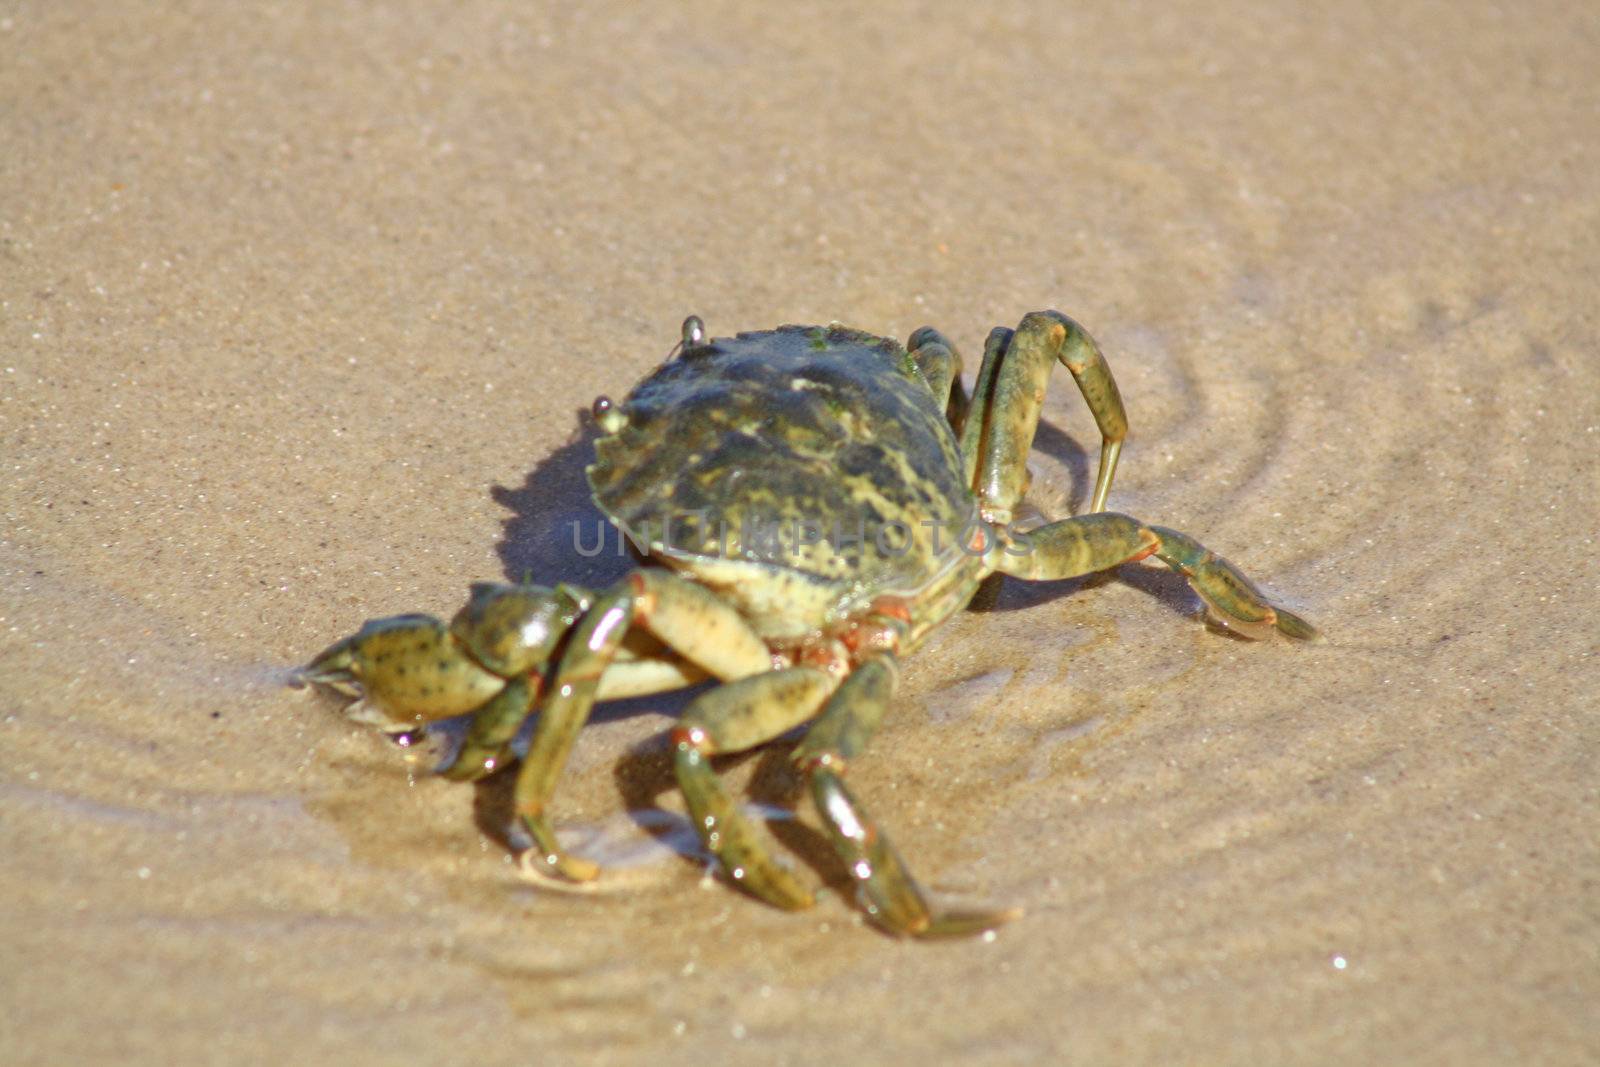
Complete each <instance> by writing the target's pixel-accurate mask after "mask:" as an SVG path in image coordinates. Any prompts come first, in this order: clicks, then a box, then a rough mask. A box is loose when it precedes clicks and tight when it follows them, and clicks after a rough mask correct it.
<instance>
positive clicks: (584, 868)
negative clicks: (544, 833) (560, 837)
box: [517, 848, 600, 882]
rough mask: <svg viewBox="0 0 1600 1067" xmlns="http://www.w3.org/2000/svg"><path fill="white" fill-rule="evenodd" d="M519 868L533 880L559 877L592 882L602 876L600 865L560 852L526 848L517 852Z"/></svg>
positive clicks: (565, 879)
mask: <svg viewBox="0 0 1600 1067" xmlns="http://www.w3.org/2000/svg"><path fill="white" fill-rule="evenodd" d="M517 869H518V870H519V871H521V872H522V873H523V874H524V875H526V876H527V877H528V878H529V879H530V880H532V881H548V880H549V879H552V878H554V879H557V880H559V881H563V882H592V881H594V880H595V879H597V878H599V877H600V865H599V864H598V863H595V862H593V861H591V860H585V859H579V858H578V857H576V856H568V855H565V854H563V853H560V852H550V853H546V852H544V851H543V850H541V849H537V848H530V849H524V850H523V851H522V852H519V853H518V854H517Z"/></svg>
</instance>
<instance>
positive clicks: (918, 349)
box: [906, 326, 968, 434]
mask: <svg viewBox="0 0 1600 1067" xmlns="http://www.w3.org/2000/svg"><path fill="white" fill-rule="evenodd" d="M906 351H908V352H909V353H911V358H912V360H913V361H914V362H915V363H916V364H917V369H918V370H920V371H921V372H922V376H923V377H924V378H925V379H927V382H928V388H929V389H930V390H931V391H932V392H933V399H934V400H935V401H936V402H937V403H938V405H939V409H940V410H941V411H943V412H944V413H945V417H946V418H947V419H949V420H950V425H951V426H953V427H954V428H955V431H956V433H958V434H959V433H960V432H961V427H962V426H963V425H964V424H965V423H966V421H967V410H968V405H967V390H966V387H965V386H963V385H962V384H961V353H959V352H957V351H956V346H955V345H953V344H951V343H950V341H949V340H948V339H947V338H946V337H945V336H944V334H942V333H940V332H939V331H938V330H935V329H934V328H933V327H932V326H924V327H922V329H920V330H918V331H917V332H916V333H914V334H912V335H911V339H910V340H908V341H907V342H906Z"/></svg>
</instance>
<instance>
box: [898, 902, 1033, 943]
mask: <svg viewBox="0 0 1600 1067" xmlns="http://www.w3.org/2000/svg"><path fill="white" fill-rule="evenodd" d="M1020 918H1022V909H1021V908H1001V909H972V910H967V909H952V910H950V911H945V912H940V913H938V914H936V915H934V916H933V917H932V918H931V919H929V920H928V924H927V925H926V926H924V927H922V928H921V929H920V930H913V931H908V932H909V933H910V934H911V935H912V936H913V937H916V938H919V939H922V940H936V939H939V938H954V937H973V936H976V935H984V936H993V934H994V931H995V930H997V929H998V928H999V927H1002V926H1004V925H1006V924H1007V923H1011V922H1015V921H1016V920H1018V919H1020Z"/></svg>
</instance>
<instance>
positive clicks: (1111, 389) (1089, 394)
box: [961, 311, 1128, 526]
mask: <svg viewBox="0 0 1600 1067" xmlns="http://www.w3.org/2000/svg"><path fill="white" fill-rule="evenodd" d="M1057 361H1059V362H1060V363H1061V365H1062V366H1064V367H1066V368H1067V370H1068V371H1070V372H1071V373H1072V377H1073V380H1074V381H1075V382H1077V384H1078V390H1079V392H1081V393H1082V394H1083V399H1084V402H1085V403H1086V404H1088V405H1089V411H1090V413H1091V414H1093V415H1094V421H1095V425H1097V426H1098V427H1099V428H1100V436H1101V440H1100V470H1099V473H1098V474H1097V475H1096V476H1095V483H1094V496H1093V497H1092V498H1091V500H1090V502H1089V511H1090V512H1096V511H1103V510H1105V506H1106V496H1107V495H1108V494H1109V493H1110V492H1111V481H1112V478H1113V477H1115V475H1116V471H1117V458H1118V456H1119V455H1120V454H1121V452H1122V439H1123V438H1124V437H1125V436H1126V435H1127V432H1128V417H1127V414H1126V413H1125V412H1124V411H1123V407H1122V395H1121V393H1119V392H1118V391H1117V383H1116V380H1115V379H1114V378H1113V377H1112V376H1111V368H1110V367H1109V366H1108V365H1107V364H1106V360H1105V356H1103V355H1101V353H1100V348H1099V346H1098V345H1096V344H1095V343H1094V338H1092V337H1090V336H1089V334H1088V332H1087V331H1086V330H1084V328H1083V327H1082V326H1079V325H1078V324H1077V323H1076V322H1073V321H1072V320H1071V319H1069V318H1067V316H1065V315H1063V314H1061V313H1060V312H1059V311H1035V312H1033V313H1032V314H1030V315H1026V316H1024V317H1023V319H1022V322H1021V323H1019V324H1018V326H1017V328H1016V330H1015V331H1010V330H1003V329H999V330H995V331H994V332H993V333H991V334H990V335H989V341H988V343H987V344H986V345H985V347H984V353H983V366H982V367H981V368H980V369H979V371H978V383H977V388H976V390H975V391H974V394H973V410H972V414H971V416H969V417H968V419H967V422H966V425H965V427H964V428H963V429H962V433H961V456H962V460H963V462H964V463H965V465H966V469H967V473H968V474H969V475H970V476H971V477H972V479H973V481H972V487H973V491H974V492H976V493H977V494H978V503H979V507H980V508H981V509H982V512H983V515H984V517H985V518H986V519H987V520H988V521H990V522H992V523H995V524H996V525H1001V526H1003V525H1005V524H1006V523H1008V522H1010V521H1011V518H1012V515H1013V513H1014V511H1015V509H1016V506H1017V504H1018V503H1020V502H1021V500H1022V495H1023V493H1024V492H1025V491H1026V490H1027V477H1028V466H1027V457H1028V451H1029V450H1030V449H1031V448H1032V447H1033V437H1034V433H1035V432H1036V431H1037V430H1038V428H1039V412H1040V410H1041V409H1042V407H1043V404H1044V391H1045V385H1046V384H1047V383H1048V381H1049V379H1050V371H1051V367H1052V365H1053V364H1054V363H1056V362H1057Z"/></svg>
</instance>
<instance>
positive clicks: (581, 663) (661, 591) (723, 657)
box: [515, 569, 772, 881]
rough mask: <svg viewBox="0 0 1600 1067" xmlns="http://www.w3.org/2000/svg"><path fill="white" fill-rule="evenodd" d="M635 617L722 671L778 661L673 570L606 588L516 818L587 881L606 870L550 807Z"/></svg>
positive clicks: (537, 736)
mask: <svg viewBox="0 0 1600 1067" xmlns="http://www.w3.org/2000/svg"><path fill="white" fill-rule="evenodd" d="M635 624H638V625H641V626H643V627H645V628H646V629H647V630H649V631H650V633H652V634H653V635H655V636H656V637H657V638H658V639H659V640H661V641H662V642H663V643H664V644H666V645H667V646H668V647H669V648H671V649H672V650H673V651H675V652H677V653H678V654H679V655H681V656H683V657H684V658H685V659H687V660H689V661H690V662H691V663H694V664H696V665H697V666H699V667H702V668H704V669H705V670H706V671H707V672H709V673H710V674H712V675H715V676H716V677H718V678H722V679H733V678H742V677H744V676H746V675H750V674H758V673H761V672H763V671H766V670H769V669H770V668H771V666H772V656H771V653H770V652H768V650H767V646H766V644H765V643H764V642H763V641H762V640H761V638H759V637H757V636H756V633H755V631H754V630H752V629H751V628H750V626H749V624H748V623H746V622H745V621H744V619H743V618H741V617H740V616H739V614H738V613H737V612H735V611H734V610H733V609H732V608H731V607H729V606H728V605H726V604H724V603H723V602H722V601H720V600H718V599H717V598H716V597H714V596H712V595H711V594H710V593H708V592H707V591H706V590H705V589H703V588H701V587H700V586H698V585H695V584H694V583H693V582H689V581H686V580H685V579H682V578H679V577H677V576H676V575H674V574H672V573H670V572H668V571H664V570H656V569H641V570H636V571H634V572H633V573H631V574H629V575H628V576H627V577H625V578H623V579H622V580H621V581H619V582H618V583H617V584H616V585H614V586H612V587H611V588H610V589H609V590H607V591H606V592H605V593H603V594H601V596H600V597H599V598H598V599H597V600H596V601H595V603H594V605H593V606H592V607H591V608H590V609H589V612H588V613H587V614H586V615H584V617H583V618H582V620H581V621H580V622H579V623H578V625H577V626H576V627H575V628H574V630H573V633H572V636H571V637H570V638H569V639H568V642H567V648H566V652H565V653H564V654H563V655H562V657H561V662H560V665H559V666H558V667H557V668H556V672H555V676H554V677H553V678H552V680H551V683H550V692H549V697H548V699H547V701H546V703H545V705H544V709H543V711H542V713H541V714H540V716H539V721H538V725H537V726H536V727H535V728H534V733H533V740H532V741H531V742H530V743H529V746H528V754H527V756H526V757H524V759H523V761H522V769H521V770H520V771H519V772H518V774H517V784H516V791H515V805H516V812H517V818H518V820H519V821H520V822H521V823H522V825H523V828H524V829H526V830H527V831H528V833H529V835H530V836H532V838H533V840H534V843H535V844H536V846H537V847H538V849H539V851H540V853H541V855H542V859H543V867H544V869H545V870H547V871H550V872H552V873H555V874H558V875H560V876H562V877H565V878H568V879H572V880H574V881H588V880H589V879H591V878H593V877H595V875H597V874H598V873H599V871H598V869H596V868H595V866H594V865H593V864H591V863H588V862H586V861H583V860H578V859H575V858H573V857H570V856H566V855H564V854H563V853H562V852H561V849H560V847H559V845H558V844H557V842H556V836H555V831H554V830H553V829H552V828H551V826H550V824H549V822H548V821H547V820H546V819H545V815H544V809H545V805H546V804H548V803H549V800H550V797H551V795H552V794H553V793H554V792H555V784H556V779H557V778H558V777H560V775H561V769H562V768H563V767H564V766H566V762H567V757H568V756H569V755H570V754H571V752H572V745H573V743H574V742H575V741H576V740H577V737H578V732H579V731H580V730H582V729H583V724H584V723H585V722H586V721H587V720H588V718H589V712H590V710H591V709H592V708H593V706H594V702H595V698H596V695H597V691H598V689H599V686H600V681H601V678H602V676H603V675H604V674H605V672H606V669H607V668H608V667H609V666H611V665H612V662H613V660H614V658H615V657H616V655H617V650H618V648H619V646H620V645H621V644H622V640H623V638H624V636H626V634H627V632H628V630H629V628H630V627H632V626H633V625H635Z"/></svg>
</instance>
